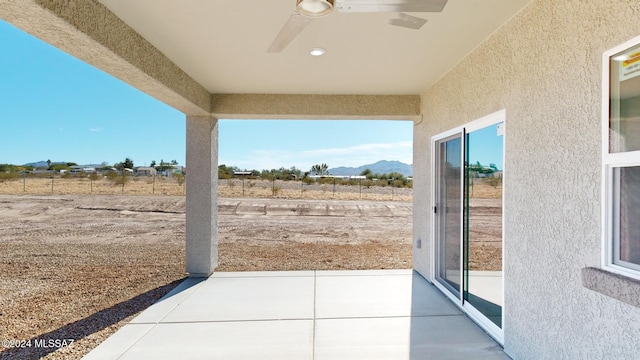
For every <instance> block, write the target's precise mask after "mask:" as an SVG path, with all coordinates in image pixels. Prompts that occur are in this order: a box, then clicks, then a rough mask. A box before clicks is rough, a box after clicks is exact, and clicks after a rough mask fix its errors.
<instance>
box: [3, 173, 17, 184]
mask: <svg viewBox="0 0 640 360" xmlns="http://www.w3.org/2000/svg"><path fill="white" fill-rule="evenodd" d="M19 177H20V175H18V173H14V172H8V173H6V172H3V173H0V182H5V181H11V180H17V179H18V178H19Z"/></svg>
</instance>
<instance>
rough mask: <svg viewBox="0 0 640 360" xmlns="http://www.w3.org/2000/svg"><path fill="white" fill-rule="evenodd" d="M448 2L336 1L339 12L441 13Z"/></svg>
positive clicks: (440, 0)
mask: <svg viewBox="0 0 640 360" xmlns="http://www.w3.org/2000/svg"><path fill="white" fill-rule="evenodd" d="M447 1H448V0H336V4H335V7H336V8H337V9H338V11H340V12H345V13H349V12H351V13H356V12H357V13H361V12H441V11H442V10H443V9H444V7H445V5H447Z"/></svg>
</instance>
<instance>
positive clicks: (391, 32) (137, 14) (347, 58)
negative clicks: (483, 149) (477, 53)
mask: <svg viewBox="0 0 640 360" xmlns="http://www.w3.org/2000/svg"><path fill="white" fill-rule="evenodd" d="M100 1H101V2H102V3H103V4H104V5H106V6H107V7H108V8H109V9H110V10H111V11H112V12H114V13H115V14H116V15H117V16H118V17H120V18H121V19H122V20H123V21H124V22H126V23H127V24H128V25H130V26H131V27H132V28H133V29H135V30H136V31H137V32H138V33H140V34H141V35H142V36H143V37H145V38H146V39H147V40H148V41H149V42H151V43H152V44H153V45H154V46H156V48H158V49H159V50H160V51H161V52H162V53H164V54H165V55H166V56H167V57H168V58H170V59H171V60H172V61H173V62H174V63H176V64H177V65H178V66H180V67H181V68H182V69H183V70H184V71H185V72H186V73H188V74H189V75H190V76H191V77H192V78H194V79H195V80H196V81H197V82H199V83H200V84H202V85H203V86H204V87H205V88H206V89H207V90H209V91H210V92H211V93H236V94H246V93H265V94H363V95H365V94H366V95H417V94H421V93H423V92H424V91H425V90H427V89H428V88H429V87H430V86H431V85H433V84H434V83H435V82H436V81H437V80H438V79H439V78H441V77H442V76H443V75H444V74H446V73H447V71H449V70H450V69H451V68H452V67H453V66H454V65H455V64H456V63H458V62H459V61H460V60H461V59H463V58H464V56H466V55H467V54H469V53H470V52H471V51H472V50H473V49H474V48H475V47H476V46H478V45H479V44H480V43H481V42H482V41H483V40H484V39H486V38H487V37H488V36H489V35H491V34H492V33H493V32H494V31H495V30H496V29H497V28H499V27H500V26H501V25H502V24H504V23H505V22H506V21H507V20H508V19H509V18H511V17H512V16H514V15H515V14H516V13H517V12H518V11H520V10H521V9H522V8H523V7H524V6H526V4H527V3H528V2H529V1H530V0H449V2H448V4H447V5H446V6H445V8H444V11H443V12H441V13H412V14H411V15H414V16H418V17H421V18H424V19H427V20H428V22H427V23H426V24H425V25H424V26H423V27H422V28H421V29H420V30H411V29H406V28H402V27H397V26H391V25H389V24H388V21H389V19H393V18H396V17H397V14H393V13H361V14H344V13H338V12H335V11H334V12H333V13H332V14H330V15H328V16H327V17H324V18H320V19H316V20H314V21H312V22H311V24H309V25H308V26H307V28H306V29H304V30H303V31H302V33H301V34H300V35H299V36H298V37H297V38H295V39H294V40H293V41H292V42H291V43H290V44H289V46H288V47H287V48H286V49H285V50H284V51H283V52H281V53H267V48H268V47H269V45H270V44H271V42H272V41H273V39H274V38H275V36H276V35H277V34H278V32H279V31H280V28H281V27H282V26H283V25H284V23H285V22H286V21H287V19H288V18H289V16H291V14H293V12H294V8H295V2H296V1H295V0H182V1H176V0H135V1H131V0H100ZM313 47H323V48H325V49H326V50H327V54H325V55H324V56H322V57H312V56H310V55H309V51H310V50H311V48H313Z"/></svg>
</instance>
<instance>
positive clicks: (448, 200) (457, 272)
mask: <svg viewBox="0 0 640 360" xmlns="http://www.w3.org/2000/svg"><path fill="white" fill-rule="evenodd" d="M462 142H463V137H462V134H456V135H453V136H451V137H448V138H446V139H442V140H440V141H438V142H437V143H436V151H437V154H436V162H437V164H436V182H437V184H436V207H435V214H436V226H437V232H436V237H437V240H436V246H437V250H436V251H437V260H436V262H437V279H438V282H440V283H441V284H442V285H444V286H445V287H446V288H447V289H448V290H449V291H450V292H451V293H452V294H453V295H455V296H456V297H457V298H460V291H461V282H462V276H461V275H462V257H461V256H462V253H461V251H462V186H460V185H461V181H462V147H463V144H462Z"/></svg>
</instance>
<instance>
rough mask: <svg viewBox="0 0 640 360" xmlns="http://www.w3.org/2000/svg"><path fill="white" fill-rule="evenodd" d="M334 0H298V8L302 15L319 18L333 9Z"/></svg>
mask: <svg viewBox="0 0 640 360" xmlns="http://www.w3.org/2000/svg"><path fill="white" fill-rule="evenodd" d="M333 1H334V0H297V1H296V10H297V11H298V13H299V14H300V15H304V16H307V17H312V18H318V17H323V16H325V15H329V14H330V13H331V12H332V11H333Z"/></svg>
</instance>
